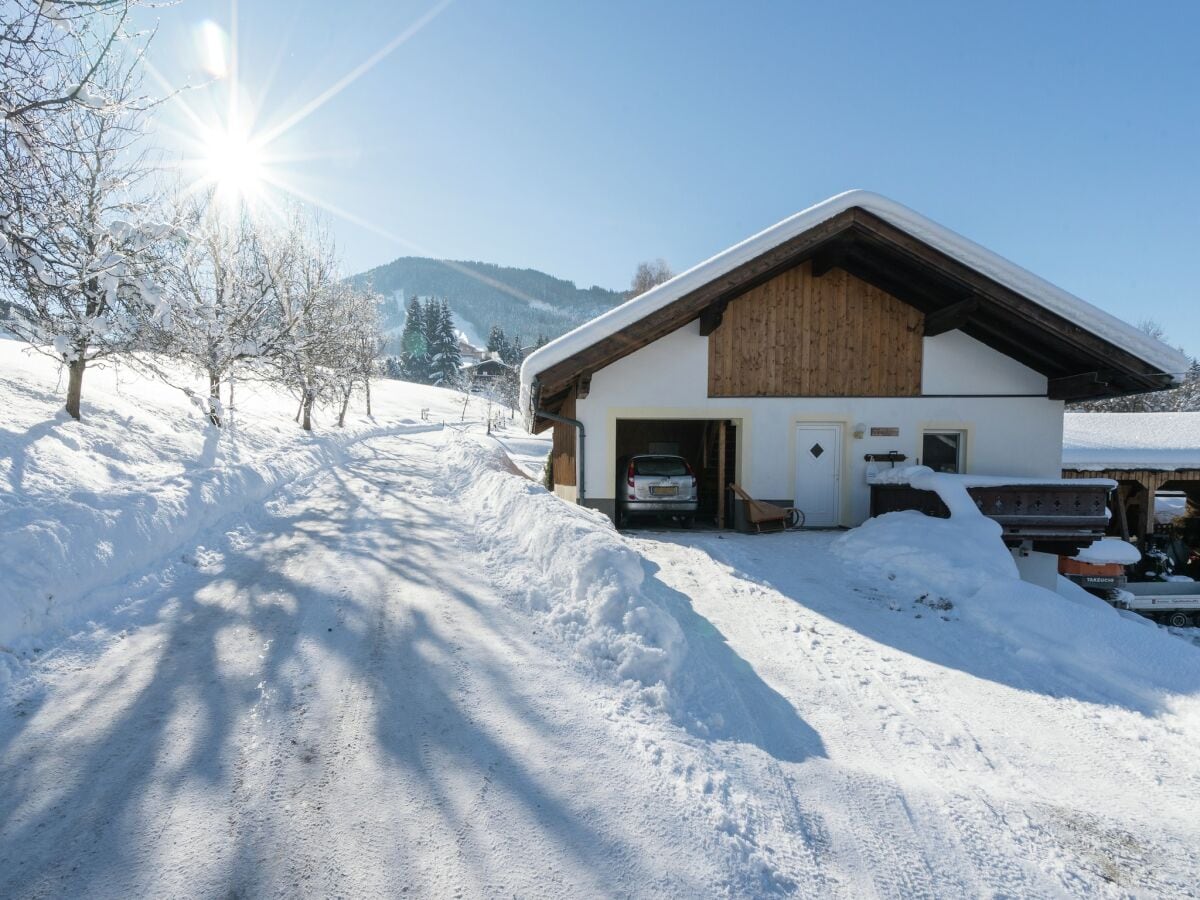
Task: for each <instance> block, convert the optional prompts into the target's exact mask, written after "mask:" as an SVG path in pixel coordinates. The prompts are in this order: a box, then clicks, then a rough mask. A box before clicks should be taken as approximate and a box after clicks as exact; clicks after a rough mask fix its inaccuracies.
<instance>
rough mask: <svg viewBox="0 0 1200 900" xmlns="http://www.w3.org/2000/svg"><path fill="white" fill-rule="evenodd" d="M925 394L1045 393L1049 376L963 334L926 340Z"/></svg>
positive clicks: (922, 387) (923, 365) (955, 333)
mask: <svg viewBox="0 0 1200 900" xmlns="http://www.w3.org/2000/svg"><path fill="white" fill-rule="evenodd" d="M923 349H924V358H923V362H922V365H921V389H922V391H923V392H924V393H926V394H1044V393H1046V376H1045V375H1042V374H1041V373H1039V372H1035V371H1034V370H1033V369H1030V368H1028V367H1027V366H1024V365H1022V364H1021V363H1019V362H1017V361H1016V360H1015V359H1013V358H1012V357H1009V356H1005V355H1004V354H1003V353H1001V352H1000V351H999V350H993V349H992V348H991V347H989V346H988V345H987V344H982V343H980V342H979V341H977V340H975V338H973V337H971V336H970V335H968V334H964V333H963V332H961V331H948V332H946V333H945V334H939V335H938V336H937V337H931V338H925V346H924V348H923Z"/></svg>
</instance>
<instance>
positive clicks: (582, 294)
mask: <svg viewBox="0 0 1200 900" xmlns="http://www.w3.org/2000/svg"><path fill="white" fill-rule="evenodd" d="M354 281H355V283H357V284H370V285H371V286H372V287H374V289H375V290H377V291H379V292H380V293H381V294H383V295H384V297H385V298H387V300H388V309H387V311H386V316H385V319H386V320H387V324H388V325H389V326H391V327H398V326H401V325H403V322H404V314H403V303H404V301H405V300H407V299H408V298H410V297H413V296H418V297H443V298H445V299H446V300H448V301H449V302H450V308H451V309H452V310H453V312H454V315H455V318H456V320H457V321H458V323H459V326H460V327H461V328H462V329H463V330H464V331H466V332H467V334H468V336H469V337H471V338H472V339H473V340H476V341H478V340H482V339H483V338H485V337H486V336H487V333H488V330H489V329H490V328H491V326H493V325H499V326H500V327H501V328H502V329H504V332H505V333H506V334H508V335H520V336H522V337H523V338H526V339H527V340H528V341H529V342H530V343H532V342H533V340H534V339H535V338H536V337H537V336H538V335H539V334H541V335H545V336H546V337H548V338H555V337H558V336H559V335H560V334H565V333H566V332H568V331H570V330H571V329H572V328H574V327H576V326H577V325H581V324H582V323H584V322H586V321H587V320H588V319H591V318H592V317H594V316H596V315H598V314H600V313H602V312H604V311H605V310H608V309H611V308H612V307H614V306H616V305H617V304H619V303H621V302H622V301H624V299H625V295H624V293H622V292H621V291H610V290H608V289H607V288H602V287H596V286H593V287H590V288H579V287H577V286H576V285H575V282H573V281H566V280H564V279H562V278H555V277H554V276H553V275H547V274H546V273H545V272H539V271H537V270H536V269H514V268H509V267H507V266H498V265H494V264H492V263H482V262H459V261H455V260H439V259H430V258H428V257H421V256H403V257H401V258H399V259H396V260H393V261H392V262H390V263H387V264H386V265H382V266H377V267H375V268H374V269H371V270H369V271H367V272H363V273H361V274H359V275H356V276H354Z"/></svg>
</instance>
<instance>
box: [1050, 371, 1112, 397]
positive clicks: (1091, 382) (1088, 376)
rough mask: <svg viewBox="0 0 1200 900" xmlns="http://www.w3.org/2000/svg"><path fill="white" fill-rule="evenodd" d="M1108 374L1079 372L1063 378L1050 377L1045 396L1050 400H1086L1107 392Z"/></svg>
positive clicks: (1101, 395)
mask: <svg viewBox="0 0 1200 900" xmlns="http://www.w3.org/2000/svg"><path fill="white" fill-rule="evenodd" d="M1108 377H1109V376H1108V375H1107V374H1104V373H1101V372H1081V373H1080V374H1078V375H1067V376H1065V377H1063V378H1051V379H1050V380H1049V381H1048V382H1047V383H1046V396H1047V397H1049V398H1050V399H1051V400H1067V401H1073V400H1087V399H1089V398H1091V397H1103V396H1105V395H1106V394H1108V393H1109V387H1108V380H1107V379H1108Z"/></svg>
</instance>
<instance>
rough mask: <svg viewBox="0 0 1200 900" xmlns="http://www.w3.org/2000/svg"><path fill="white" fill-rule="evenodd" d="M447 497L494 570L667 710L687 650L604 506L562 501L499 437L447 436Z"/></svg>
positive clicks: (581, 651)
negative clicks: (490, 440) (470, 515)
mask: <svg viewBox="0 0 1200 900" xmlns="http://www.w3.org/2000/svg"><path fill="white" fill-rule="evenodd" d="M444 461H445V464H446V472H447V476H446V477H447V480H448V482H449V483H450V484H451V485H452V486H453V490H452V491H451V493H450V495H449V498H450V500H451V501H452V502H455V503H460V504H461V503H465V504H467V506H468V507H470V508H471V510H472V512H474V514H475V517H476V521H477V524H478V526H479V527H478V528H477V529H476V531H477V535H476V536H477V538H478V540H479V542H480V543H481V545H482V548H483V549H484V550H485V551H486V552H487V553H488V555H489V560H490V563H491V569H492V570H493V571H492V573H491V574H492V575H493V576H494V577H495V579H496V580H497V581H498V583H499V584H500V585H501V586H502V587H503V588H504V589H505V590H507V591H508V592H510V593H511V594H512V595H514V596H517V597H520V598H521V599H522V601H523V602H524V603H525V604H526V605H527V606H528V607H529V608H530V609H532V610H534V611H536V612H538V613H540V614H541V615H543V616H544V617H545V620H546V621H547V622H548V624H549V625H550V626H551V627H552V628H553V629H554V630H555V632H556V633H557V634H558V636H559V637H560V638H562V639H563V640H564V641H566V642H568V643H570V644H572V645H573V646H574V648H575V651H576V653H577V655H578V656H579V658H580V659H582V660H584V661H585V662H586V663H588V664H589V665H591V666H594V667H595V668H596V669H598V670H600V671H603V672H605V673H607V674H610V675H612V676H614V677H616V678H618V679H621V680H628V681H632V682H635V683H637V684H638V685H640V686H641V694H642V696H643V698H644V699H646V700H647V701H649V702H650V703H651V704H652V705H654V706H658V707H661V708H664V709H666V710H668V711H672V705H673V701H674V700H675V699H676V698H674V697H673V696H672V693H671V692H672V687H673V680H674V677H675V675H676V674H677V673H678V671H679V669H680V666H681V664H682V662H683V658H684V656H685V654H686V642H685V639H684V635H683V631H682V629H681V628H680V626H679V623H678V622H677V621H676V620H675V618H674V617H673V616H671V615H670V614H669V613H668V612H667V611H666V610H664V609H663V608H662V607H661V606H660V605H659V604H657V603H656V602H655V601H654V600H652V599H651V598H649V597H648V596H646V594H645V593H644V592H643V590H642V582H643V579H644V574H643V569H642V558H641V556H640V555H639V554H637V553H636V552H635V551H634V550H633V549H631V548H630V547H629V546H628V545H627V544H626V543H625V542H624V541H623V540H622V539H621V537H620V536H619V535H618V534H617V532H616V531H615V529H613V528H612V526H611V524H610V523H609V521H608V519H607V518H606V517H605V516H603V515H602V514H601V513H598V512H595V511H593V510H589V509H586V508H584V507H581V506H574V505H571V504H567V503H563V502H562V501H561V500H560V499H558V498H557V497H555V496H554V495H553V494H551V493H549V492H548V491H547V490H546V489H545V488H543V487H541V486H540V485H537V484H535V483H534V482H532V481H530V480H529V479H528V478H526V477H524V476H523V475H521V474H520V473H519V472H518V471H517V470H516V469H515V467H514V466H513V464H512V462H511V460H509V458H508V456H507V454H506V453H505V452H504V451H503V450H502V449H501V448H500V447H496V446H484V445H481V444H479V443H477V442H475V441H472V440H469V439H465V438H464V439H458V440H455V441H453V442H452V443H451V444H450V445H449V447H448V450H447V453H446V456H445V460H444Z"/></svg>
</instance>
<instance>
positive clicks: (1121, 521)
mask: <svg viewBox="0 0 1200 900" xmlns="http://www.w3.org/2000/svg"><path fill="white" fill-rule="evenodd" d="M1128 497H1129V495H1128V493H1127V492H1126V488H1125V485H1123V484H1119V485H1117V492H1116V507H1117V510H1116V512H1117V524H1118V525H1119V526H1120V527H1121V540H1123V541H1125V542H1126V543H1128V542H1129V518H1128V516H1127V515H1126V512H1125V502H1126V500H1127V499H1128Z"/></svg>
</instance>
